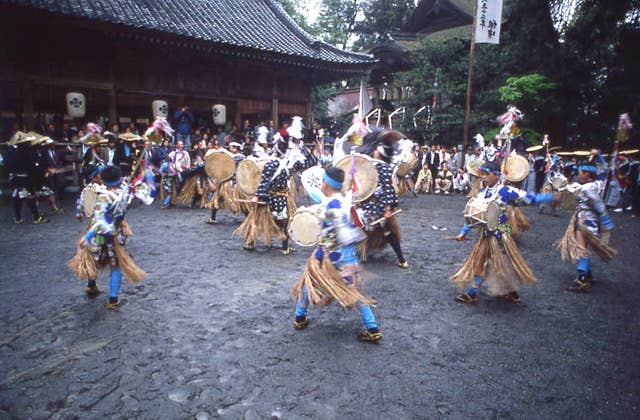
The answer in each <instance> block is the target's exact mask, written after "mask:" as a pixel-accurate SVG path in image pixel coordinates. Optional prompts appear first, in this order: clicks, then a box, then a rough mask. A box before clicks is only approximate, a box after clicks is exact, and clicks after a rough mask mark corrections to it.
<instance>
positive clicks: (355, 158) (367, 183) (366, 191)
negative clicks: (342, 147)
mask: <svg viewBox="0 0 640 420" xmlns="http://www.w3.org/2000/svg"><path fill="white" fill-rule="evenodd" d="M336 166H337V167H338V168H340V169H342V170H343V171H344V183H343V184H342V192H347V191H351V190H352V179H351V174H350V172H351V167H352V166H355V180H356V182H355V184H356V188H354V190H355V192H354V194H353V199H352V200H353V202H354V203H359V202H361V201H364V200H366V199H367V198H369V197H371V195H372V194H373V192H374V191H375V190H376V188H377V187H378V170H377V169H376V165H375V163H374V162H373V159H371V158H370V157H369V156H367V155H361V154H353V155H349V156H345V157H343V158H342V159H340V160H339V161H338V163H336Z"/></svg>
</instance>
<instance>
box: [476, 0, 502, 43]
mask: <svg viewBox="0 0 640 420" xmlns="http://www.w3.org/2000/svg"><path fill="white" fill-rule="evenodd" d="M477 2H478V8H477V12H476V37H475V39H476V43H477V44H481V43H485V44H499V43H500V24H501V22H502V0H477Z"/></svg>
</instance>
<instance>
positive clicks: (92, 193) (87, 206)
mask: <svg viewBox="0 0 640 420" xmlns="http://www.w3.org/2000/svg"><path fill="white" fill-rule="evenodd" d="M97 197H98V193H96V190H95V189H93V188H87V189H86V190H85V191H84V201H83V202H82V210H83V212H84V215H85V216H86V217H93V208H94V207H95V205H96V198H97Z"/></svg>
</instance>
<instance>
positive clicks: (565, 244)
mask: <svg viewBox="0 0 640 420" xmlns="http://www.w3.org/2000/svg"><path fill="white" fill-rule="evenodd" d="M597 178H598V168H597V167H596V166H595V165H593V164H592V163H591V162H585V163H582V164H580V165H578V182H579V183H580V184H579V186H576V185H575V184H571V185H569V186H568V189H569V190H572V191H574V193H575V194H577V195H578V206H577V208H576V211H575V213H574V214H573V216H572V217H571V221H570V222H569V226H567V230H566V231H565V233H564V236H563V237H562V239H561V240H560V241H559V242H558V244H557V245H556V246H557V248H558V249H559V250H560V254H561V255H562V260H563V261H566V260H571V261H572V262H574V263H577V266H576V278H575V280H573V282H572V283H571V285H569V287H567V290H569V291H570V292H583V291H585V290H587V289H589V288H591V286H593V284H594V279H593V275H592V272H591V257H590V254H589V251H588V247H589V246H590V247H591V248H592V249H593V250H594V251H595V252H596V253H597V254H598V255H599V256H600V258H602V259H603V260H604V261H605V262H608V261H610V260H611V259H612V258H613V257H614V256H615V254H616V253H617V252H616V250H615V249H613V248H611V247H610V246H609V245H608V244H607V243H608V236H609V234H608V232H609V231H611V230H612V229H613V228H614V224H613V222H612V221H611V218H610V217H609V214H608V213H607V208H606V206H605V204H604V202H603V200H602V192H603V190H604V182H603V181H602V180H597ZM605 234H606V235H605Z"/></svg>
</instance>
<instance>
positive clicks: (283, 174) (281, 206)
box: [234, 141, 296, 255]
mask: <svg viewBox="0 0 640 420" xmlns="http://www.w3.org/2000/svg"><path fill="white" fill-rule="evenodd" d="M287 148H288V146H287V143H286V142H284V141H280V142H277V143H276V144H274V146H273V151H274V155H273V156H272V159H271V160H269V161H268V162H267V163H266V164H265V166H264V169H263V170H262V174H261V179H260V185H259V186H258V189H257V192H256V195H255V196H254V197H253V198H252V199H251V201H252V202H253V203H254V204H253V205H252V207H253V208H252V209H251V211H250V212H249V215H248V216H247V218H246V219H245V220H244V222H242V224H241V225H240V226H239V227H238V228H237V229H236V230H235V231H234V233H237V234H239V235H241V236H242V237H244V246H243V247H244V249H245V250H247V251H251V250H253V249H255V243H256V241H257V240H258V239H259V238H260V237H262V238H263V240H264V241H265V243H266V244H267V245H270V244H271V243H272V240H273V239H274V238H279V239H281V240H282V253H283V254H284V255H289V254H291V253H293V252H294V249H293V248H290V247H289V236H288V234H287V232H286V228H287V224H288V222H289V217H291V215H292V214H293V213H295V211H296V204H295V202H293V200H292V197H291V194H289V187H290V186H289V177H290V171H289V169H288V167H287V161H286V159H285V158H284V157H285V154H286V152H287Z"/></svg>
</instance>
